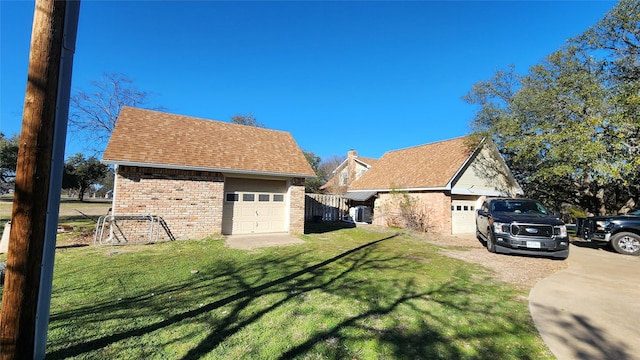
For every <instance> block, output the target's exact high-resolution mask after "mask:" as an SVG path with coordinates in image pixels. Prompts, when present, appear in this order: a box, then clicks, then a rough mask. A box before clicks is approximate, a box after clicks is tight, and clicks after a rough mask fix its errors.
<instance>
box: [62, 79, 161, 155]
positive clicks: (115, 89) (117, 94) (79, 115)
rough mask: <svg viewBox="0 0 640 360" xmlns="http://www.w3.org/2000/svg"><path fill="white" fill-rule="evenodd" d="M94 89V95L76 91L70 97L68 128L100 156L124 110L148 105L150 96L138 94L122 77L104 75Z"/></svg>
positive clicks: (142, 93)
mask: <svg viewBox="0 0 640 360" xmlns="http://www.w3.org/2000/svg"><path fill="white" fill-rule="evenodd" d="M91 85H92V87H93V91H84V90H79V91H74V93H73V95H72V96H71V99H70V107H69V127H70V130H71V131H72V132H73V133H75V134H78V135H80V136H81V137H82V139H83V140H85V141H86V142H87V143H88V144H91V146H98V148H94V149H91V151H94V152H97V153H100V152H102V151H104V148H105V146H106V144H107V142H108V140H109V138H110V137H111V133H112V132H113V128H114V126H115V125H116V122H117V120H118V115H119V114H120V110H122V107H124V106H131V107H140V106H143V105H146V104H147V103H148V102H149V97H150V95H151V94H150V93H148V92H145V91H141V90H138V89H137V88H136V87H135V86H133V81H132V80H131V79H129V78H128V77H127V76H126V75H124V74H121V73H104V74H102V79H101V80H100V81H93V82H92V83H91ZM156 109H157V110H159V109H158V108H156Z"/></svg>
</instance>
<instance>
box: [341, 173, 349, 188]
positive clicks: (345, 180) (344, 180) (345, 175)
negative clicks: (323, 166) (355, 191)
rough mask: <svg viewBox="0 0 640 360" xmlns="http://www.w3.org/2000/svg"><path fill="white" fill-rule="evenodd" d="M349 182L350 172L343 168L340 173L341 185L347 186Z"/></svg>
mask: <svg viewBox="0 0 640 360" xmlns="http://www.w3.org/2000/svg"><path fill="white" fill-rule="evenodd" d="M348 182H349V173H348V172H347V170H346V169H345V170H343V171H342V172H341V173H340V186H347V185H349V184H348Z"/></svg>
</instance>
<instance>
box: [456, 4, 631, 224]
mask: <svg viewBox="0 0 640 360" xmlns="http://www.w3.org/2000/svg"><path fill="white" fill-rule="evenodd" d="M639 16H640V14H639V11H638V5H637V3H635V2H630V1H622V2H620V3H619V4H618V6H616V7H615V8H614V9H612V11H611V12H610V13H609V14H607V16H605V18H604V19H603V20H602V21H601V22H599V23H598V24H596V25H595V26H594V27H592V28H591V29H590V30H588V31H587V32H585V33H584V34H582V35H581V36H579V37H577V38H576V39H573V40H571V41H570V42H569V43H568V44H567V45H565V46H563V47H562V48H561V49H559V50H558V51H556V52H554V53H553V54H551V55H549V56H548V57H547V58H546V59H545V61H543V62H541V63H540V64H537V65H535V66H533V67H532V68H530V69H529V71H528V73H527V74H525V75H518V74H516V73H515V68H514V67H510V68H508V69H507V70H502V71H498V72H497V73H496V74H495V76H494V77H493V78H492V79H490V80H488V81H481V82H479V83H477V84H475V85H474V86H473V88H472V90H471V91H470V92H469V93H468V94H467V95H466V96H465V98H464V99H465V100H466V101H467V102H469V103H472V104H476V105H479V110H478V112H477V113H476V116H475V118H474V121H473V126H474V129H475V131H476V133H478V134H481V135H485V136H489V137H491V138H492V139H493V141H494V142H495V143H496V145H498V148H499V149H500V151H501V153H502V154H503V156H504V157H505V160H506V161H507V163H508V164H509V166H510V167H511V170H512V171H513V172H514V175H515V176H516V178H517V179H518V180H519V181H520V183H521V184H522V186H523V188H524V189H525V192H526V194H527V195H528V196H531V197H536V198H539V199H541V200H543V201H545V202H546V203H548V204H552V205H554V206H555V207H556V208H560V205H561V204H562V203H567V204H573V205H579V206H581V207H582V208H584V209H587V210H588V212H591V213H599V214H603V213H606V212H608V211H610V209H614V211H621V210H623V209H624V208H625V207H626V208H627V209H628V208H630V207H633V204H634V203H635V201H634V200H633V199H634V198H636V199H637V196H638V194H639V191H638V180H639V178H638V169H639V166H640V157H639V154H638V147H637V144H638V135H639V134H638V127H639V126H640V122H639V119H638V109H639V108H640V101H639V96H638V94H639V90H640V87H639V86H640V82H639V81H637V80H638V79H639V78H640V76H639V75H640V71H638V63H637V59H638V56H637V55H638V52H637V49H638V48H637V44H638V39H639V37H638V35H639V34H640V27H639V25H640V21H639V19H640V18H639ZM617 37H621V38H617ZM625 39H629V40H628V41H627V40H625ZM619 43H623V44H624V46H622V45H620V46H618V45H614V44H619Z"/></svg>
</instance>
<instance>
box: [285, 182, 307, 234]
mask: <svg viewBox="0 0 640 360" xmlns="http://www.w3.org/2000/svg"><path fill="white" fill-rule="evenodd" d="M289 200H290V201H291V207H290V209H289V233H291V234H303V233H304V204H305V199H304V179H303V178H295V179H293V180H292V181H291V186H290V187H289Z"/></svg>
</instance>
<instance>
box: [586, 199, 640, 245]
mask: <svg viewBox="0 0 640 360" xmlns="http://www.w3.org/2000/svg"><path fill="white" fill-rule="evenodd" d="M576 235H578V236H580V237H583V238H584V239H585V240H587V241H599V242H603V243H607V244H610V245H611V247H613V249H614V250H615V251H617V252H618V253H620V254H625V255H636V256H637V255H640V210H635V211H632V212H630V213H629V214H627V215H615V216H595V217H588V218H583V219H578V222H577V224H576Z"/></svg>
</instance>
